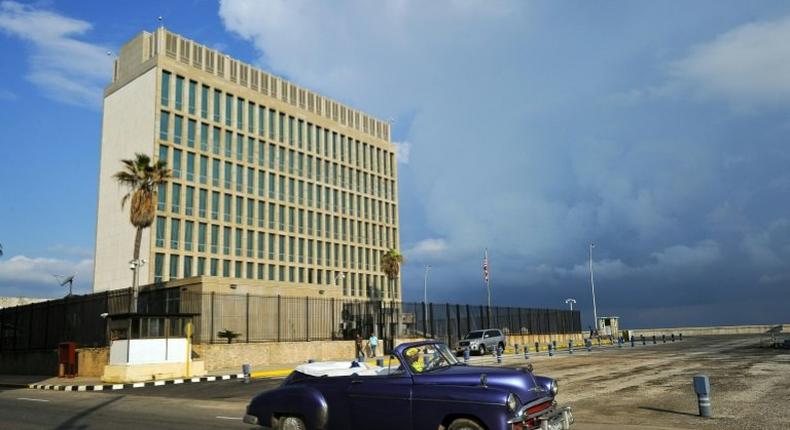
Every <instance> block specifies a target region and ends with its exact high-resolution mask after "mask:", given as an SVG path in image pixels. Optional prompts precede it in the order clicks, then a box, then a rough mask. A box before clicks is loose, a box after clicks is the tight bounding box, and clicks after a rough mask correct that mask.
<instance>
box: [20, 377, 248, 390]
mask: <svg viewBox="0 0 790 430" xmlns="http://www.w3.org/2000/svg"><path fill="white" fill-rule="evenodd" d="M243 378H244V374H243V373H234V374H230V375H213V376H201V377H194V378H178V379H167V380H160V381H147V382H134V383H129V384H101V385H65V384H55V385H50V384H29V385H22V384H20V385H19V386H18V387H22V388H32V389H34V390H52V391H109V390H125V389H128V388H143V387H161V386H164V385H178V384H196V383H199V382H214V381H227V380H230V379H243Z"/></svg>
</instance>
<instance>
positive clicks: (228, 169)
mask: <svg viewBox="0 0 790 430" xmlns="http://www.w3.org/2000/svg"><path fill="white" fill-rule="evenodd" d="M224 179H225V188H227V189H230V184H231V182H232V179H233V164H231V163H230V162H227V161H226V162H225V177H224Z"/></svg>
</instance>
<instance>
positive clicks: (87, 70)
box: [0, 1, 112, 107]
mask: <svg viewBox="0 0 790 430" xmlns="http://www.w3.org/2000/svg"><path fill="white" fill-rule="evenodd" d="M92 27H93V26H92V24H90V23H89V22H86V21H82V20H78V19H74V18H70V17H67V16H64V15H61V14H58V13H57V12H53V11H49V10H45V9H39V8H36V7H34V6H28V5H23V4H20V3H16V2H13V1H5V2H3V3H0V30H2V31H3V32H5V33H6V34H10V35H12V36H15V37H18V38H20V39H23V40H25V41H27V42H30V43H31V44H32V47H33V53H32V55H31V56H30V71H29V72H28V75H27V79H28V80H29V81H31V82H33V83H34V84H35V85H37V86H38V87H39V88H41V90H42V92H43V94H44V95H45V96H47V97H50V98H52V99H55V100H59V101H62V102H65V103H69V104H74V105H80V106H90V107H98V106H99V105H100V104H101V94H102V87H103V85H104V84H106V83H107V82H108V80H109V79H110V77H111V76H112V74H111V71H112V59H111V58H110V57H108V56H107V55H106V52H107V49H106V48H105V47H102V46H100V45H96V44H92V43H88V42H84V41H80V40H77V39H76V38H77V37H80V36H84V35H85V34H87V33H88V32H89V31H90V30H91V29H92Z"/></svg>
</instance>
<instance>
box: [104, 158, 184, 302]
mask: <svg viewBox="0 0 790 430" xmlns="http://www.w3.org/2000/svg"><path fill="white" fill-rule="evenodd" d="M151 161H152V160H151V157H149V156H148V155H145V154H141V153H137V154H135V155H134V158H133V159H129V160H121V164H123V169H122V170H121V171H119V172H117V173H116V174H115V175H113V177H114V178H115V180H116V181H118V183H119V184H120V185H122V186H124V187H126V188H127V190H128V191H127V193H126V194H125V195H124V196H123V198H122V199H121V207H122V208H123V207H125V206H126V202H127V201H131V204H130V205H129V222H131V223H132V226H134V228H135V229H137V232H136V234H135V237H134V253H133V256H134V257H133V260H132V264H133V265H134V273H133V275H132V293H133V300H132V303H131V306H132V312H135V311H137V293H138V287H139V286H138V285H137V283H138V276H137V272H138V271H139V269H140V240H141V239H142V237H143V230H144V229H146V228H148V227H150V226H151V224H153V222H154V217H155V215H156V207H155V206H154V205H155V204H156V194H157V191H158V189H159V186H160V185H164V184H166V183H167V180H168V179H170V178H171V177H172V173H171V171H170V169H168V168H167V162H166V161H164V160H158V161H156V162H154V163H152V162H151Z"/></svg>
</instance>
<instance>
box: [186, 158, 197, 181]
mask: <svg viewBox="0 0 790 430" xmlns="http://www.w3.org/2000/svg"><path fill="white" fill-rule="evenodd" d="M194 180H195V153H194V152H187V181H194Z"/></svg>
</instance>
